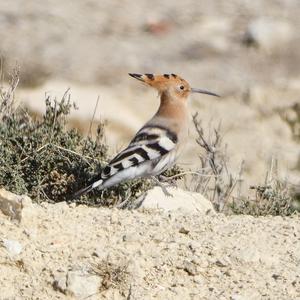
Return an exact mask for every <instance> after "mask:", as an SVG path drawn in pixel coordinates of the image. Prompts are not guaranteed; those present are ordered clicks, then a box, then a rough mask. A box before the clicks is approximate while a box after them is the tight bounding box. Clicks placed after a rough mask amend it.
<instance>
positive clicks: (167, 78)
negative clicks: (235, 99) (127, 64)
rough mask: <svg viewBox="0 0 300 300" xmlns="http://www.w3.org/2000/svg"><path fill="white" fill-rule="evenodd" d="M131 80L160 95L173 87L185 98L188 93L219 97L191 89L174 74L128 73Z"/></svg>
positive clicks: (204, 91) (201, 90)
mask: <svg viewBox="0 0 300 300" xmlns="http://www.w3.org/2000/svg"><path fill="white" fill-rule="evenodd" d="M129 75H130V76H132V77H133V78H135V79H137V80H139V81H142V82H144V83H146V84H148V85H150V86H152V87H154V88H156V89H157V90H158V91H159V92H160V93H162V92H163V91H165V90H168V89H169V88H171V87H175V88H176V89H177V91H176V94H178V96H181V97H182V96H183V97H187V96H188V95H189V94H190V93H201V94H207V95H211V96H216V97H220V96H219V95H217V94H215V93H212V92H209V91H207V90H203V89H198V88H191V86H190V84H189V83H188V82H187V81H186V80H184V79H183V78H181V77H180V76H178V75H176V74H163V75H154V74H150V73H146V74H136V73H129Z"/></svg>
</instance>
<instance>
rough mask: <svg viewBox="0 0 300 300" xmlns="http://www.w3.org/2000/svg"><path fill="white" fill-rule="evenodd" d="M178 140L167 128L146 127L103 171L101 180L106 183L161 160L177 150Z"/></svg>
mask: <svg viewBox="0 0 300 300" xmlns="http://www.w3.org/2000/svg"><path fill="white" fill-rule="evenodd" d="M177 140H178V139H177V135H176V134H175V133H174V132H172V131H170V130H169V129H167V128H165V127H162V126H157V125H148V126H145V127H143V128H142V129H141V130H140V131H139V132H138V133H137V134H136V136H135V137H134V138H133V140H132V141H131V142H130V144H129V145H128V147H127V148H126V149H124V150H123V151H122V152H120V153H119V154H118V155H117V156H116V157H115V158H114V159H112V160H111V161H110V163H109V164H108V165H107V166H106V167H105V168H104V169H103V171H102V174H101V178H102V179H103V180H104V181H105V180H106V179H109V178H110V177H112V176H114V175H115V174H117V173H119V172H120V171H123V170H125V169H128V168H130V167H136V168H138V167H140V166H142V165H143V164H144V163H146V162H149V161H156V160H159V159H160V158H162V157H164V156H166V155H167V154H168V153H170V152H171V151H172V150H174V149H175V147H176V144H177Z"/></svg>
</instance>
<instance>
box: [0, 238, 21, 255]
mask: <svg viewBox="0 0 300 300" xmlns="http://www.w3.org/2000/svg"><path fill="white" fill-rule="evenodd" d="M2 243H3V246H4V247H5V248H6V250H7V252H8V253H9V255H10V256H16V255H19V254H20V253H21V252H22V249H23V247H22V245H21V244H20V243H19V242H18V241H16V240H7V239H2Z"/></svg>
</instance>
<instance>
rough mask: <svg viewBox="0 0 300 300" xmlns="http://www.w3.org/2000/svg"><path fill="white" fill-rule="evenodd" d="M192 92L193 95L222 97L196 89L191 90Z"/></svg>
mask: <svg viewBox="0 0 300 300" xmlns="http://www.w3.org/2000/svg"><path fill="white" fill-rule="evenodd" d="M191 92H192V93H200V94H206V95H210V96H215V97H221V96H220V95H218V94H215V93H212V92H209V91H206V90H202V89H195V88H192V89H191Z"/></svg>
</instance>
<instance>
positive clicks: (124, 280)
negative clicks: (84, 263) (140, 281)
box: [91, 259, 130, 295]
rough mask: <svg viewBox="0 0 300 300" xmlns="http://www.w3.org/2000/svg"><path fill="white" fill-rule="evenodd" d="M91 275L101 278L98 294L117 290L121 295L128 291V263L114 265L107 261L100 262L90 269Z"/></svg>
mask: <svg viewBox="0 0 300 300" xmlns="http://www.w3.org/2000/svg"><path fill="white" fill-rule="evenodd" d="M91 273H92V274H94V275H97V276H99V277H101V278H102V284H101V286H100V292H103V291H105V290H108V289H117V290H119V291H120V292H121V294H123V295H124V294H125V293H126V291H128V290H129V285H130V284H129V278H130V274H129V271H128V263H127V262H125V263H123V264H120V265H119V264H115V263H112V262H110V261H109V260H107V259H106V260H102V261H101V262H99V263H98V264H95V265H93V266H92V268H91Z"/></svg>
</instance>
